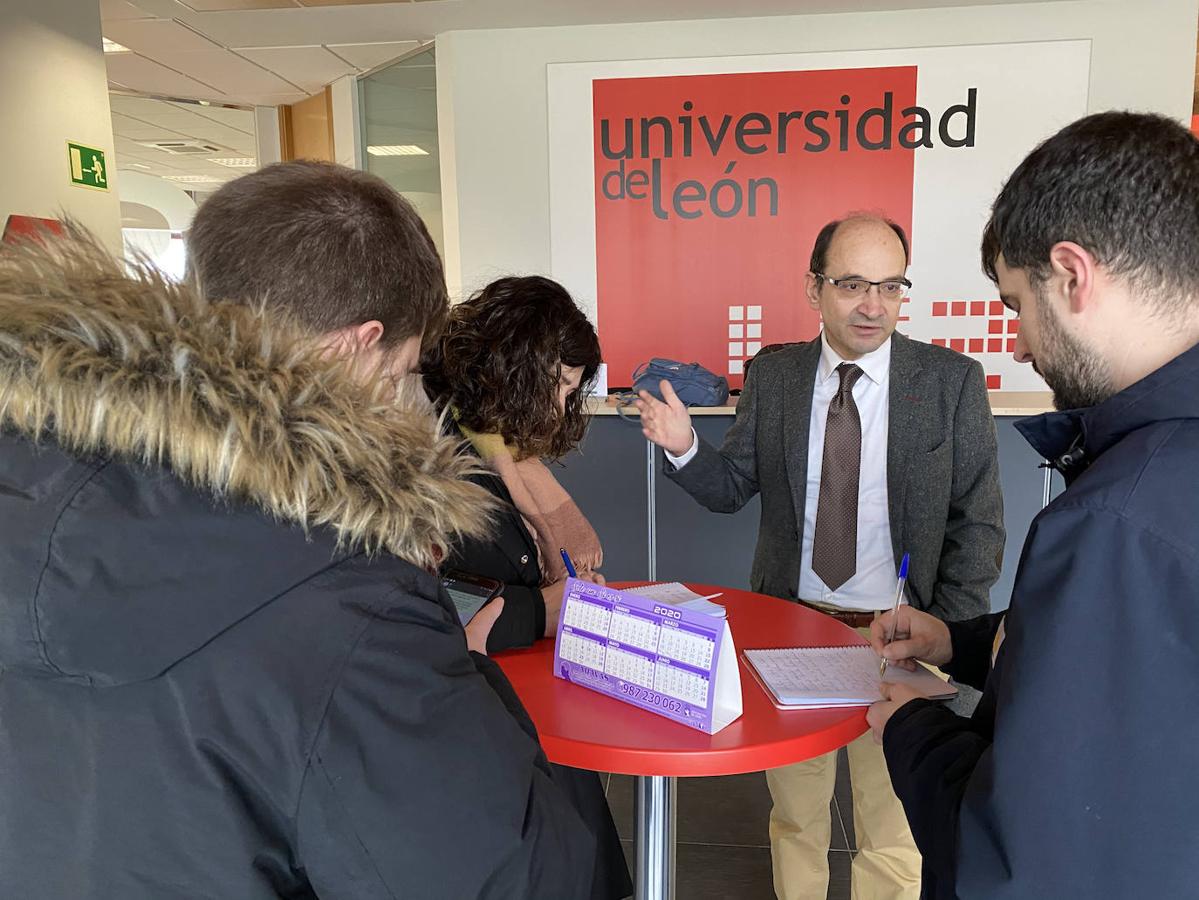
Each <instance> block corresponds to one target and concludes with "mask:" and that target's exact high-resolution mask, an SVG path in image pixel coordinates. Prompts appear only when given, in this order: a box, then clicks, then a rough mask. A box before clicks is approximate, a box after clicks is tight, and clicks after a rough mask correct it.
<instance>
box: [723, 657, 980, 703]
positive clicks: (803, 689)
mask: <svg viewBox="0 0 1199 900" xmlns="http://www.w3.org/2000/svg"><path fill="white" fill-rule="evenodd" d="M743 655H744V656H745V661H746V662H748V663H749V666H750V669H751V670H752V671H753V673H754V675H755V676H756V677H757V679H758V681H759V682H761V684H762V686H763V687H764V688H765V689H766V691H767V693H769V694H771V695H773V699H774V702H775V705H776V706H779V707H783V708H785V709H823V708H828V707H836V706H869V705H870V704H871V703H874V702H875V701H876V700H879V699H880V697H881V695H880V694H879V687H878V686H879V681H880V679H879V676H878V665H879V658H878V656H876V655H875V653H874V651H873V650H872V649H870V647H867V646H851V647H789V648H786V649H780V650H746V651H745V652H744V654H743ZM881 680H883V681H891V682H899V683H903V684H909V685H911V686H912V687H914V688H915V689H916V690H918V691H919V692H920V693H922V694H924V696H926V697H928V698H929V699H930V700H945V699H947V698H949V697H952V696H953V695H954V694H956V693H957V692H958V690H957V688H955V687H954V686H953V685H951V684H948V683H946V682H945V681H942V680H941V679H940V678H938V677H937V676H936V675H934V674H933V673H932V672H930V671H929V670H928V669H925V668H923V667H922V668H918V669H917V670H916V671H915V672H909V671H907V670H906V669H901V668H899V667H898V666H888V667H887V674H886V676H885V677H884V678H883V679H881Z"/></svg>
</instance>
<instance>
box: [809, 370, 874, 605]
mask: <svg viewBox="0 0 1199 900" xmlns="http://www.w3.org/2000/svg"><path fill="white" fill-rule="evenodd" d="M837 374H838V375H839V376H840V377H841V386H840V387H839V388H838V389H837V395H836V396H835V397H833V399H832V401H831V402H830V403H829V405H828V422H827V424H826V425H825V428H824V464H823V468H821V470H820V502H819V503H818V504H817V506H816V535H815V537H814V538H813V540H812V571H813V572H815V573H816V574H817V575H818V576H820V580H821V581H823V582H824V583H825V584H826V585H827V586H828V589H829V590H830V591H835V590H837V588H839V587H841V585H843V584H845V582H847V581H849V579H850V578H852V577H853V573H854V572H856V571H857V568H858V481H859V478H860V475H861V469H862V419H861V416H859V415H858V405H857V404H856V403H854V402H853V386H854V383H855V382H856V381H857V380H858V379H859V378H861V377H862V370H861V369H859V368H858V367H857V366H855V365H853V364H852V363H841V365H839V366H837Z"/></svg>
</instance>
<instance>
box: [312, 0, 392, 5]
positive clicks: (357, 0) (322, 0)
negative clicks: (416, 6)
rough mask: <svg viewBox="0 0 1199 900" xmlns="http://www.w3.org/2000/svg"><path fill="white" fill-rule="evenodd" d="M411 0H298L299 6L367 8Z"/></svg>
mask: <svg viewBox="0 0 1199 900" xmlns="http://www.w3.org/2000/svg"><path fill="white" fill-rule="evenodd" d="M411 2H412V0H299V3H300V5H301V6H369V5H371V4H375V3H411Z"/></svg>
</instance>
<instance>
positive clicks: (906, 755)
mask: <svg viewBox="0 0 1199 900" xmlns="http://www.w3.org/2000/svg"><path fill="white" fill-rule="evenodd" d="M1018 427H1019V428H1020V429H1021V431H1022V432H1023V433H1024V435H1025V436H1026V437H1027V438H1028V440H1029V441H1030V443H1032V445H1033V446H1034V447H1035V448H1036V449H1037V450H1038V452H1040V453H1041V454H1042V455H1043V456H1045V457H1046V458H1047V459H1049V460H1051V461H1052V464H1053V465H1054V466H1055V467H1056V468H1058V469H1059V470H1060V471H1061V472H1062V473H1063V475H1064V476H1065V478H1066V483H1067V489H1066V491H1065V492H1064V493H1063V494H1061V495H1060V496H1059V497H1057V498H1056V499H1055V500H1054V501H1053V502H1052V503H1051V504H1050V505H1049V506H1048V507H1047V508H1046V509H1044V510H1043V511H1042V512H1041V513H1040V514H1039V515H1038V516H1037V517H1036V519H1035V520H1034V521H1033V524H1032V527H1031V528H1030V530H1029V534H1028V538H1027V540H1026V541H1025V545H1024V552H1023V555H1022V557H1021V560H1020V567H1019V570H1018V572H1017V575H1016V583H1015V588H1014V590H1013V594H1012V602H1011V607H1010V609H1009V611H1008V614H1007V617H1006V622H1005V626H1004V627H1005V632H1006V638H1005V639H1004V641H1003V643H1002V644H1001V646H1000V650H999V653H998V657H997V660H996V663H995V666H994V669H993V670H992V671H991V673H990V675H989V677H987V679H986V690H985V692H984V695H983V699H982V702H981V703H980V705H979V707H978V709H977V710H976V712H975V714H974V716H973V717H972V718H971V719H964V718H960V717H958V716H955V715H953V714H951V713H950V712H948V711H947V710H946V709H945V708H944V707H942V706H940V705H939V704H935V703H932V702H929V701H912V702H911V703H908V704H906V705H904V706H903V707H902V708H900V709H899V710H898V711H897V712H896V713H895V715H894V716H893V717H892V719H891V721H890V722H889V723H888V725H887V728H886V732H885V734H884V750H885V752H886V756H887V763H888V766H889V768H890V771H891V779H892V782H893V783H894V785H895V789H896V792H897V793H898V794H899V796H900V798H901V799H902V800H903V803H904V807H905V809H906V810H907V813H908V818H909V820H910V821H911V824H912V832H913V834H914V836H915V838H916V842H917V844H918V845H919V847H920V850H921V852H922V854H923V855H924V870H925V871H924V894H925V896H926V897H932V898H938V900H939V898H953V897H961V898H963V900H975V898H997V900H998V898H1004V900H1007V898H1011V900H1034V898H1042V897H1043V898H1046V900H1049V898H1053V900H1060V898H1066V897H1086V898H1108V897H1110V898H1117V897H1119V898H1125V897H1144V898H1146V900H1148V898H1154V900H1156V898H1180V897H1194V896H1196V894H1197V888H1196V886H1195V862H1196V860H1197V859H1199V815H1197V813H1196V801H1199V769H1197V768H1196V766H1195V759H1196V754H1197V752H1199V751H1197V748H1199V690H1197V685H1199V347H1197V348H1194V349H1192V350H1190V351H1188V352H1187V353H1185V354H1183V355H1182V356H1180V357H1178V358H1176V359H1174V360H1173V361H1171V362H1170V363H1168V364H1167V365H1165V366H1163V367H1162V368H1161V369H1159V370H1158V371H1156V372H1154V373H1152V374H1151V375H1149V376H1148V377H1146V378H1144V379H1142V380H1141V381H1139V382H1137V383H1136V384H1134V385H1132V386H1131V387H1129V388H1128V389H1126V390H1124V391H1122V392H1121V393H1119V394H1117V395H1116V396H1114V397H1112V398H1111V399H1109V400H1107V401H1106V402H1104V403H1102V404H1100V405H1099V406H1096V407H1092V408H1090V409H1086V410H1079V411H1072V412H1066V413H1053V414H1049V415H1045V416H1040V417H1037V418H1034V419H1029V420H1025V421H1024V422H1021V423H1020V424H1019V426H1018ZM997 623H998V617H997V616H991V617H984V618H982V619H979V620H975V621H974V622H971V623H959V624H957V625H951V626H950V627H951V629H952V635H953V640H954V661H953V664H951V666H950V667H949V669H950V671H951V673H953V674H955V675H956V676H959V677H964V678H965V679H966V680H971V679H973V680H975V681H977V680H978V679H979V677H980V675H981V674H982V672H984V671H985V664H986V661H987V660H988V658H989V654H990V652H991V646H992V637H993V635H994V633H995V626H996V625H997Z"/></svg>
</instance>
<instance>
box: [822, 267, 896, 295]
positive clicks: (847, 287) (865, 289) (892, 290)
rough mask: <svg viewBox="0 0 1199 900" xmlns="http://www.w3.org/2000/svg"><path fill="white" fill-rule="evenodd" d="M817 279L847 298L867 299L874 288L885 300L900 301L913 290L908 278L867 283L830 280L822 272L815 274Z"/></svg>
mask: <svg viewBox="0 0 1199 900" xmlns="http://www.w3.org/2000/svg"><path fill="white" fill-rule="evenodd" d="M812 274H813V275H815V276H816V277H817V278H819V279H821V280H823V281H827V282H828V283H829V284H831V285H832V286H833V287H835V288H836V289H837V290H838V291H840V292H841V294H842V295H844V296H846V297H865V296H866V295H867V294H869V293H870V289H871V288H872V287H876V288H878V293H879V296H880V297H882V298H883V299H884V300H898V299H899V298H901V297H902V296H903V295H904V294H905V293H907V292H908V291H910V290H911V289H912V282H910V281H908V280H907V279H906V278H899V279H891V280H888V281H867V280H866V279H865V278H830V277H829V276H828V275H825V274H823V273H821V272H813V273H812Z"/></svg>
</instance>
